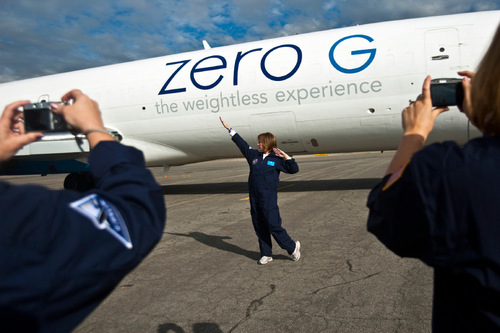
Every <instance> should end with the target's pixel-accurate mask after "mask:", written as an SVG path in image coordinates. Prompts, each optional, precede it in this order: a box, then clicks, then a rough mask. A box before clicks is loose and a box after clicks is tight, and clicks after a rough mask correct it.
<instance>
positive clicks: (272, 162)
mask: <svg viewBox="0 0 500 333" xmlns="http://www.w3.org/2000/svg"><path fill="white" fill-rule="evenodd" d="M274 164H275V162H274V161H267V165H270V166H274Z"/></svg>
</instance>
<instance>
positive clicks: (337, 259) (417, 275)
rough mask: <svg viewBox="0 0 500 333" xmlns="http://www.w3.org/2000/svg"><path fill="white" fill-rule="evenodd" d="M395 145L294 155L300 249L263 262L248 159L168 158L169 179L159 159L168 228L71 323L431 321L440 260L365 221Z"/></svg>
mask: <svg viewBox="0 0 500 333" xmlns="http://www.w3.org/2000/svg"><path fill="white" fill-rule="evenodd" d="M392 156H393V152H384V153H383V154H381V153H380V152H378V153H357V154H336V155H327V156H312V155H307V156H297V157H296V158H297V163H298V164H299V168H300V171H299V173H297V174H295V175H286V174H282V175H281V182H280V185H279V188H280V189H281V190H279V193H278V204H279V207H280V213H281V217H282V219H283V226H284V227H285V229H287V231H288V232H289V234H290V236H291V237H292V238H293V239H294V240H300V242H301V244H302V247H301V252H302V257H301V259H300V260H299V261H297V262H294V261H292V260H291V258H290V256H289V255H288V254H287V253H286V251H284V250H282V249H280V248H279V247H278V246H277V245H276V243H274V244H273V246H274V247H273V250H274V255H273V258H274V261H273V262H271V263H269V264H267V265H263V266H262V265H257V260H258V259H259V257H260V256H259V252H258V244H257V238H256V236H255V233H254V231H253V228H252V225H251V220H250V210H249V202H248V194H247V178H248V166H247V163H246V162H245V161H244V160H243V159H235V160H220V161H212V162H204V163H198V164H192V165H187V166H182V167H172V168H171V169H170V171H169V173H168V178H167V179H164V178H163V177H162V169H161V168H153V169H151V170H152V171H153V173H154V174H155V176H156V177H157V180H158V182H159V183H160V184H161V185H162V186H163V188H164V193H165V201H166V203H167V225H166V228H165V232H164V237H163V239H162V240H161V242H160V243H159V244H158V246H157V247H156V248H155V249H154V250H153V252H152V253H151V254H150V255H149V256H148V257H147V258H146V260H145V261H144V262H143V263H142V264H141V265H140V266H139V267H138V268H137V269H136V270H134V271H133V272H131V273H130V274H129V275H128V276H126V277H125V278H124V279H123V280H122V281H121V283H120V284H119V285H118V287H117V288H116V289H115V290H114V292H113V293H112V294H111V295H110V296H109V297H108V298H107V299H106V300H105V301H104V302H103V303H102V304H101V306H100V307H99V308H97V309H96V310H95V311H94V312H93V313H92V314H91V315H90V316H89V317H87V318H86V320H85V321H84V322H82V323H81V325H80V326H79V327H77V328H76V330H75V331H74V332H78V333H84V332H158V333H171V332H172V333H184V332H185V333H188V332H194V333H205V332H209V333H210V332H213V333H220V332H234V333H238V332H259V333H260V332H277V333H281V332H282V333H285V332H315V333H316V332H384V333H386V332H401V333H403V332H430V331H431V310H432V270H431V269H430V268H429V267H427V266H425V265H424V264H422V263H421V262H419V261H417V260H414V259H402V258H399V257H397V256H395V255H394V254H392V253H391V252H390V251H388V250H387V249H386V248H385V247H384V246H383V245H382V244H381V243H379V242H378V241H377V240H376V238H375V237H374V236H372V235H371V234H369V233H368V232H367V231H366V217H367V214H368V210H367V208H366V198H367V196H368V193H369V191H370V189H371V188H372V187H373V186H374V185H375V184H376V182H378V180H379V179H380V178H381V176H382V175H383V173H384V171H385V169H386V167H387V165H388V163H389V161H390V159H391V158H392ZM58 177H59V178H58ZM13 179H14V181H13V182H16V180H15V178H13ZM19 179H21V180H20V181H21V182H23V181H28V180H29V178H19ZM62 179H63V176H57V175H49V176H47V177H43V179H42V181H43V182H46V185H48V186H49V187H50V186H52V187H54V188H58V187H59V188H60V187H61V186H62ZM31 181H34V180H33V179H32V180H31ZM36 181H37V182H40V178H39V177H38V178H36Z"/></svg>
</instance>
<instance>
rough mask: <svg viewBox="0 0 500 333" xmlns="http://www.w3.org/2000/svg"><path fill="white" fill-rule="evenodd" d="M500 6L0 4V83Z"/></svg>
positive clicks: (435, 2) (299, 0)
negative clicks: (206, 45) (207, 48)
mask: <svg viewBox="0 0 500 333" xmlns="http://www.w3.org/2000/svg"><path fill="white" fill-rule="evenodd" d="M494 9H500V0H418V1H417V0H380V1H368V0H323V1H320V0H307V1H304V0H289V1H288V0H210V1H207V0H86V1H72V0H50V1H40V0H0V60H1V61H0V82H8V81H13V80H18V79H23V78H29V77H36V76H42V75H47V74H54V73H60V72H67V71H71V70H76V69H82V68H89V67H96V66H102V65H107V64H113V63H119V62H125V61H131V60H138V59H145V58H149V57H156V56H162V55H168V54H174V53H180V52H185V51H192V50H199V49H201V48H202V40H203V39H206V40H207V41H208V42H209V44H210V45H211V46H212V47H217V46H224V45H230V44H234V43H242V42H247V41H254V40H260V39H266V38H273V37H280V36H287V35H293V34H297V33H306V32H311V31H318V30H326V29H331V28H338V27H345V26H351V25H356V24H364V23H372V22H379V21H386V20H396V19H403V18H414V17H423V16H433V15H442V14H454V13H464V12H473V11H483V10H494Z"/></svg>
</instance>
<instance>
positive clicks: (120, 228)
mask: <svg viewBox="0 0 500 333" xmlns="http://www.w3.org/2000/svg"><path fill="white" fill-rule="evenodd" d="M70 207H71V208H73V209H74V210H76V211H77V212H78V213H80V214H82V215H84V216H85V217H87V218H88V219H89V220H91V221H92V223H93V224H94V226H95V227H96V228H97V229H99V230H106V231H107V232H109V233H110V234H111V235H112V236H113V237H115V238H116V239H118V240H119V241H120V242H121V243H122V244H123V245H125V247H126V248H127V249H131V248H132V240H131V239H130V235H129V233H128V229H127V225H126V224H125V221H124V220H123V218H122V216H121V214H120V212H119V211H118V209H116V207H115V206H113V205H112V204H111V203H109V202H107V201H105V200H104V199H102V198H101V197H99V196H98V195H97V194H91V195H88V196H86V197H84V198H82V199H80V200H78V201H75V202H72V203H71V204H70Z"/></svg>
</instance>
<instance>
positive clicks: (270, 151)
mask: <svg viewBox="0 0 500 333" xmlns="http://www.w3.org/2000/svg"><path fill="white" fill-rule="evenodd" d="M220 121H221V123H222V125H223V126H224V127H225V128H226V129H227V130H228V131H229V135H231V137H232V140H233V141H234V143H236V145H237V146H238V148H239V149H240V150H241V153H242V154H243V156H245V158H246V160H247V162H248V164H249V166H250V175H249V176H248V190H249V194H250V212H251V216H252V223H253V227H254V229H255V233H256V234H257V237H258V238H259V248H260V254H261V256H262V257H261V258H260V260H259V264H261V265H265V264H267V263H268V262H270V261H272V260H273V257H272V243H271V235H272V236H273V237H274V239H275V240H276V242H277V243H278V245H279V246H280V247H281V248H282V249H284V250H286V251H287V252H288V254H290V255H291V256H292V259H293V260H294V261H297V260H299V259H300V242H299V241H293V240H292V238H291V237H290V236H289V235H288V233H287V232H286V230H285V229H284V228H283V227H282V226H281V217H280V213H279V208H278V192H277V190H276V188H277V186H278V182H279V174H280V172H281V171H283V172H285V173H297V172H299V166H298V165H297V163H296V162H295V160H294V159H293V158H291V157H290V156H288V155H287V154H286V153H285V152H284V151H282V150H281V149H278V148H277V146H276V137H275V136H274V135H273V134H271V133H269V132H267V133H262V134H260V135H259V136H258V144H257V145H258V147H259V150H255V149H253V148H252V147H250V146H249V145H248V143H246V142H245V140H243V138H242V137H241V136H240V135H239V134H238V133H236V132H235V131H234V130H233V129H232V128H230V127H229V126H228V125H227V124H226V123H225V122H224V121H223V120H222V118H220Z"/></svg>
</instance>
